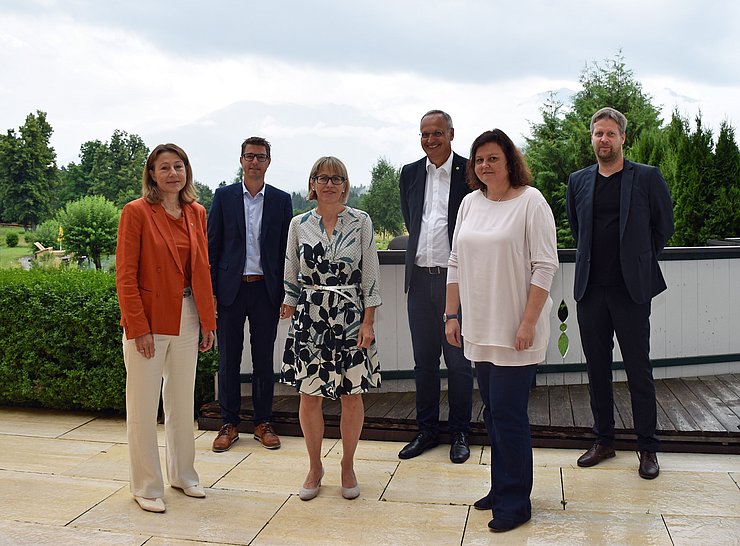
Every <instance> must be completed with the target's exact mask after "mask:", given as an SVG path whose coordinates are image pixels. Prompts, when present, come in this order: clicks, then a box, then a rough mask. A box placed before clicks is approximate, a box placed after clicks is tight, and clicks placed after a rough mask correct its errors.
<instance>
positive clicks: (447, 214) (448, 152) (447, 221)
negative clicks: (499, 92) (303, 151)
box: [398, 110, 473, 463]
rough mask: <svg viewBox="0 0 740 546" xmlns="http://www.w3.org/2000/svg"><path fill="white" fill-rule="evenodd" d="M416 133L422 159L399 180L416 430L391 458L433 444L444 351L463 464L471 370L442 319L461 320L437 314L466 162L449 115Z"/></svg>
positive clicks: (428, 119)
mask: <svg viewBox="0 0 740 546" xmlns="http://www.w3.org/2000/svg"><path fill="white" fill-rule="evenodd" d="M420 136H421V147H422V149H423V150H424V153H425V154H426V157H423V158H421V159H420V160H418V161H416V162H414V163H411V164H409V165H405V166H404V167H403V169H401V176H400V180H399V185H400V194H401V212H402V213H403V219H404V222H405V223H406V229H408V232H409V240H408V246H407V248H406V280H405V290H406V291H407V292H408V313H409V327H410V329H411V344H412V346H413V350H414V379H415V381H416V422H417V424H418V427H419V433H418V434H417V436H416V438H414V439H413V440H412V441H411V442H410V443H409V444H408V445H406V446H405V447H404V448H403V449H402V450H401V451H400V453H399V454H398V456H399V457H400V458H401V459H410V458H412V457H416V456H418V455H421V454H422V453H423V452H424V451H425V450H427V449H429V448H431V447H434V446H436V445H437V444H438V443H439V440H438V436H439V397H440V370H439V367H440V361H439V357H440V356H441V355H442V353H444V358H445V364H446V365H447V371H448V375H447V385H448V387H447V388H448V396H447V398H448V400H449V405H450V416H449V420H448V423H449V430H450V437H451V442H450V444H451V445H450V460H451V461H452V462H453V463H464V462H465V461H466V460H467V459H468V457H470V448H469V446H468V432H469V430H470V416H471V411H472V410H471V406H472V395H473V369H472V367H471V365H470V361H469V360H468V359H466V358H465V355H464V354H463V351H462V348H460V347H454V346H452V345H450V344H449V343H448V342H447V338H446V337H445V332H444V321H447V320H460V317H459V316H458V314H452V315H444V310H445V294H446V291H447V262H448V260H449V258H450V247H451V246H452V234H453V232H454V231H455V222H456V221H457V210H458V209H459V208H460V202H461V201H462V199H463V197H465V196H466V195H467V194H468V193H470V188H468V185H467V184H466V182H465V167H466V165H467V162H468V160H467V159H465V158H464V157H461V156H459V155H457V154H456V153H454V152H453V151H452V139H453V138H454V136H455V129H454V128H453V126H452V118H451V117H450V116H449V114H447V113H445V112H443V111H441V110H431V111H429V112H427V113H426V114H424V115H423V116H422V118H421V123H420Z"/></svg>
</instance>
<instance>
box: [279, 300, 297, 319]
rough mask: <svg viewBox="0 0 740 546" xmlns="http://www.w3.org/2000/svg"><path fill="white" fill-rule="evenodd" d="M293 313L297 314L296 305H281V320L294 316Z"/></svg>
mask: <svg viewBox="0 0 740 546" xmlns="http://www.w3.org/2000/svg"><path fill="white" fill-rule="evenodd" d="M293 313H295V305H286V304H284V303H283V304H281V305H280V318H281V319H286V318H290V317H292V316H293Z"/></svg>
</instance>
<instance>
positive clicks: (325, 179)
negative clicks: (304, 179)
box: [311, 174, 347, 186]
mask: <svg viewBox="0 0 740 546" xmlns="http://www.w3.org/2000/svg"><path fill="white" fill-rule="evenodd" d="M311 180H313V181H314V182H316V183H318V184H322V185H323V184H328V183H329V182H331V183H332V184H334V185H335V186H339V185H340V184H344V182H345V181H346V180H347V179H346V178H345V177H343V176H337V175H335V176H326V175H323V174H322V175H321V176H313V177H311Z"/></svg>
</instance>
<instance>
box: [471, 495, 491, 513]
mask: <svg viewBox="0 0 740 546" xmlns="http://www.w3.org/2000/svg"><path fill="white" fill-rule="evenodd" d="M473 508H475V509H476V510H493V491H489V492H488V495H486V496H485V497H483V498H482V499H478V500H477V501H475V502H474V503H473Z"/></svg>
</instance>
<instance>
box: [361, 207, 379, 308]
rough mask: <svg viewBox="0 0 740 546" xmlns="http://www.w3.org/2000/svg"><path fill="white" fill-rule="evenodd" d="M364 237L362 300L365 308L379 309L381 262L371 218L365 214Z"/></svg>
mask: <svg viewBox="0 0 740 546" xmlns="http://www.w3.org/2000/svg"><path fill="white" fill-rule="evenodd" d="M362 216H363V221H362V228H361V229H362V236H361V238H360V241H361V243H360V244H362V281H361V287H362V298H363V303H364V306H365V307H366V308H367V307H378V306H379V305H380V304H381V299H380V262H379V261H378V248H377V247H376V246H375V232H374V230H373V221H372V220H371V219H370V216H369V215H368V214H366V213H363V215H362Z"/></svg>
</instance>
